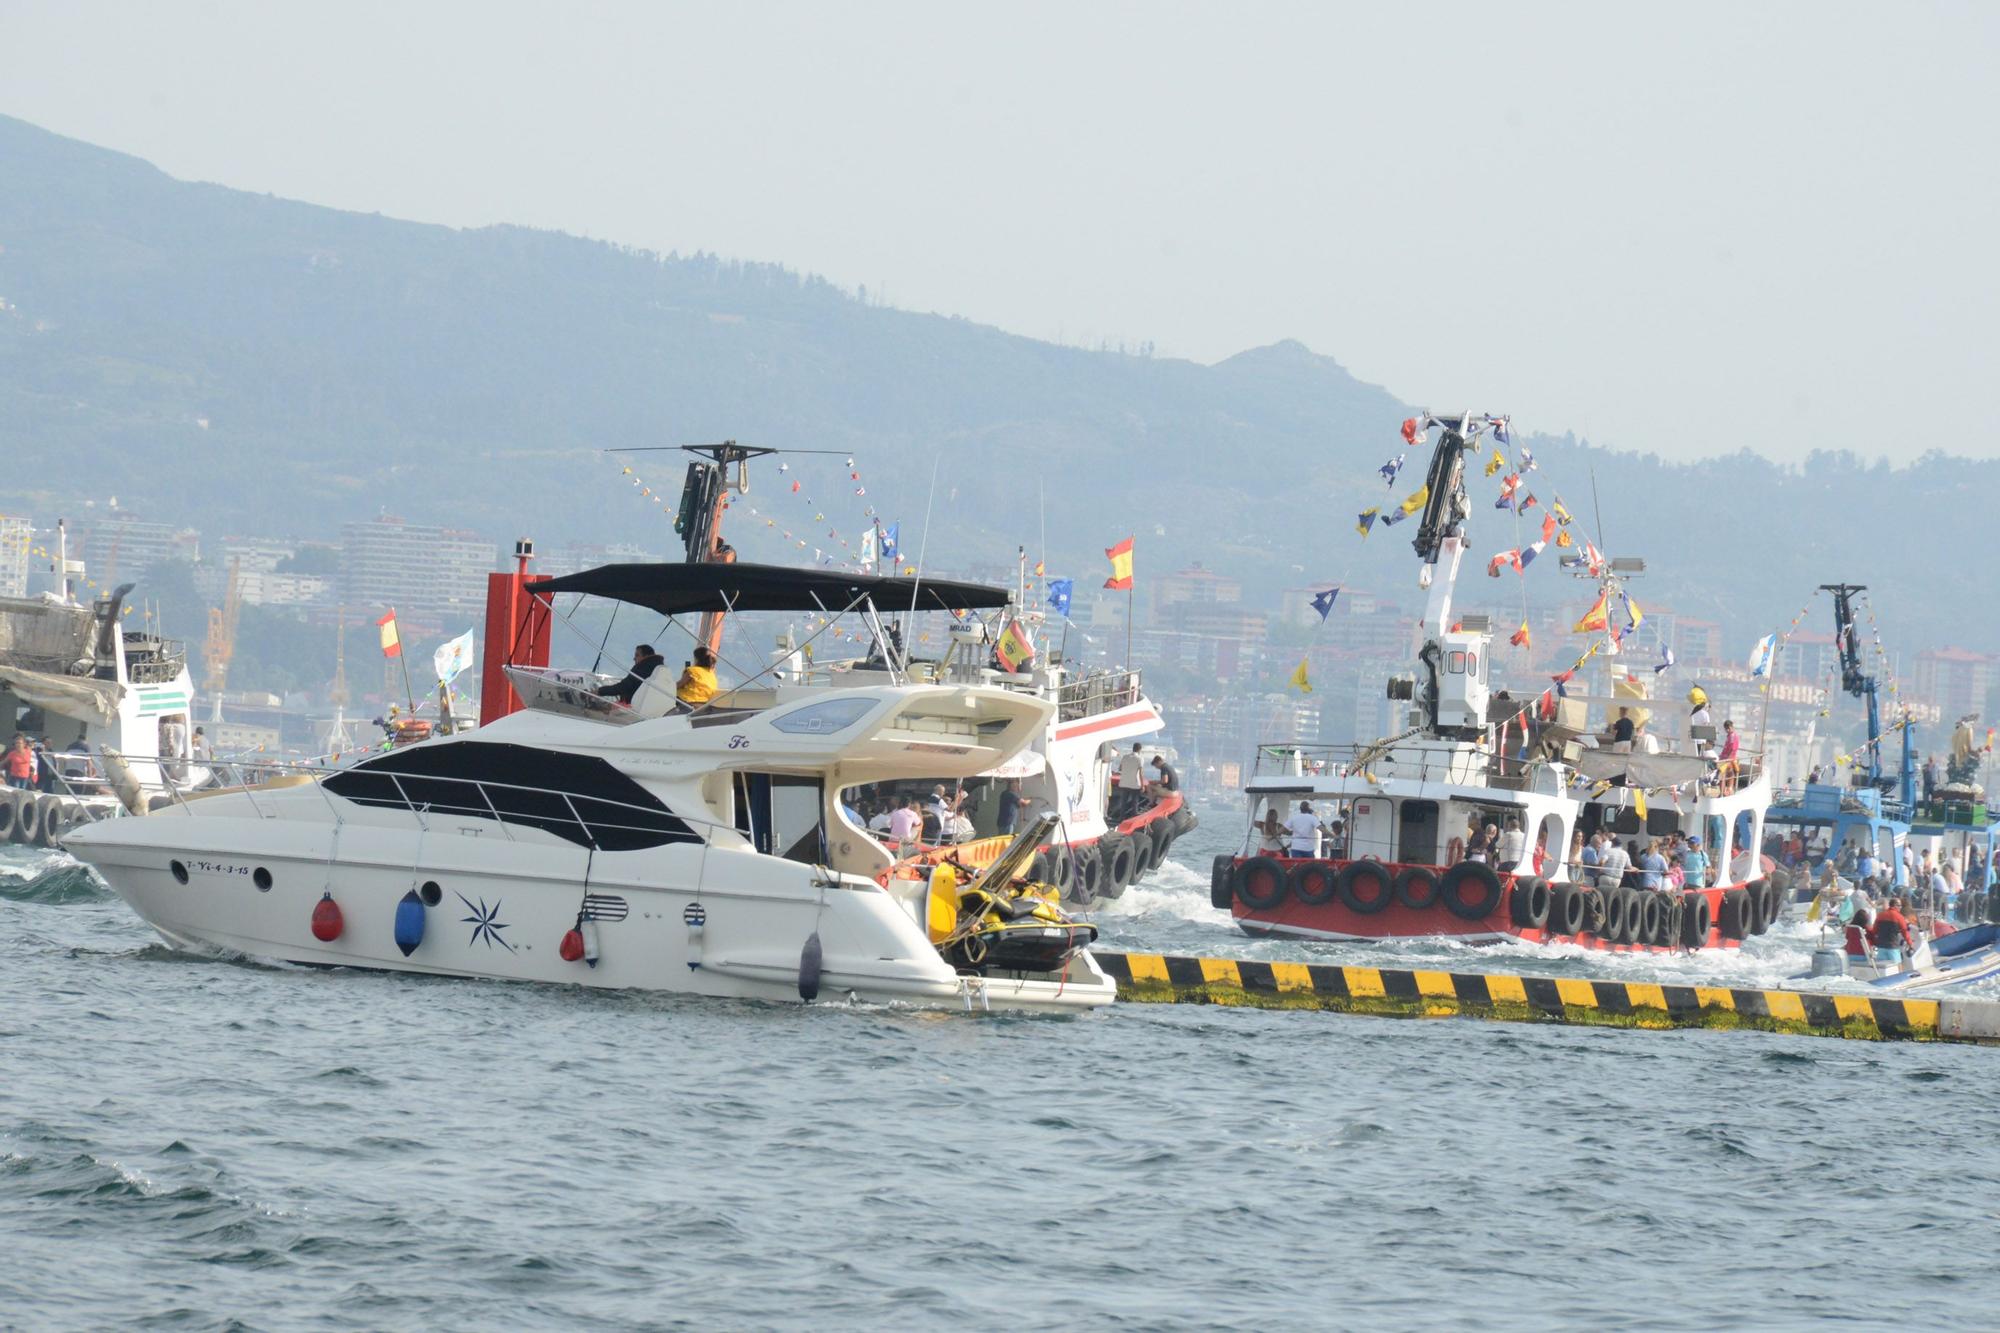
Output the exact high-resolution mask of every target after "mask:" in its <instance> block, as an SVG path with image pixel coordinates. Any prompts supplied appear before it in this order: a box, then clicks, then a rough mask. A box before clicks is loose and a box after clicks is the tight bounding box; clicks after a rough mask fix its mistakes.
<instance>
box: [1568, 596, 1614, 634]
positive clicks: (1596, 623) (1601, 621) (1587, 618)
mask: <svg viewBox="0 0 2000 1333" xmlns="http://www.w3.org/2000/svg"><path fill="white" fill-rule="evenodd" d="M1605 595H1606V594H1604V593H1599V594H1598V595H1597V602H1596V604H1595V605H1593V606H1592V607H1591V608H1590V609H1589V610H1588V611H1586V612H1584V613H1583V619H1581V620H1579V621H1577V622H1576V623H1575V624H1574V625H1572V626H1570V631H1571V632H1572V633H1575V634H1589V633H1591V632H1592V631H1593V630H1600V629H1608V628H1609V627H1610V620H1609V618H1608V617H1606V615H1605V613H1604V598H1605Z"/></svg>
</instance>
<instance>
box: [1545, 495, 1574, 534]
mask: <svg viewBox="0 0 2000 1333" xmlns="http://www.w3.org/2000/svg"><path fill="white" fill-rule="evenodd" d="M1549 512H1550V513H1552V514H1554V515H1555V516H1556V522H1558V523H1560V524H1562V525H1563V526H1564V527H1568V526H1569V525H1570V522H1571V519H1570V513H1569V510H1567V509H1565V508H1563V498H1562V497H1561V496H1560V495H1558V496H1557V497H1556V498H1555V499H1553V500H1551V501H1549Z"/></svg>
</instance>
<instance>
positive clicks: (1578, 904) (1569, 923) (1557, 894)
mask: <svg viewBox="0 0 2000 1333" xmlns="http://www.w3.org/2000/svg"><path fill="white" fill-rule="evenodd" d="M1585 907H1586V904H1585V902H1584V897H1583V890H1581V889H1579V888H1577V887H1576V885H1574V884H1551V885H1549V919H1548V932H1549V934H1551V935H1564V936H1575V935H1579V934H1581V933H1582V932H1583V926H1584V922H1585V920H1586V919H1587V917H1586V915H1585Z"/></svg>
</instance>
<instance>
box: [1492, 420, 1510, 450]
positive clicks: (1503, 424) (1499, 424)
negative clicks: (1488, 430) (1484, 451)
mask: <svg viewBox="0 0 2000 1333" xmlns="http://www.w3.org/2000/svg"><path fill="white" fill-rule="evenodd" d="M1493 438H1494V440H1496V441H1497V442H1499V443H1501V444H1512V443H1513V442H1514V437H1513V435H1512V434H1511V433H1510V432H1509V431H1508V429H1507V418H1506V417H1494V418H1493Z"/></svg>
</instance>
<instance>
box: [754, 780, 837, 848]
mask: <svg viewBox="0 0 2000 1333" xmlns="http://www.w3.org/2000/svg"><path fill="white" fill-rule="evenodd" d="M825 818H826V792H825V789H824V788H823V787H822V786H821V784H820V780H819V779H818V778H802V777H792V776H789V775H787V774H783V773H738V774H737V775H736V827H737V829H738V830H739V831H740V832H741V833H742V834H743V836H744V837H746V838H748V839H749V840H750V845H751V846H752V847H755V848H756V849H757V850H758V851H760V852H762V853H764V855H766V856H782V857H783V858H785V859H786V860H787V861H797V862H799V863H800V864H801V865H822V864H824V863H825V861H826V825H825Z"/></svg>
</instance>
